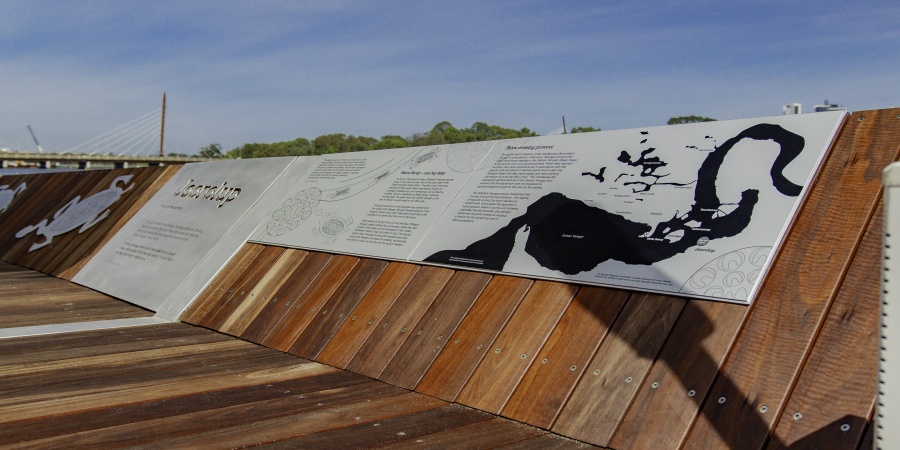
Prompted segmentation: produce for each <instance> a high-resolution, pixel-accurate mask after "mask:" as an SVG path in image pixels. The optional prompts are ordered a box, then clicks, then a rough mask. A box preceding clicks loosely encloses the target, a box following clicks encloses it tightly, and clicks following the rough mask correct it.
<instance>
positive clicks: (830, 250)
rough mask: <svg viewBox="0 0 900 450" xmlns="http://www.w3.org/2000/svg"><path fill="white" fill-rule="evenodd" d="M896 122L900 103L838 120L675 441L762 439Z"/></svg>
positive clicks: (717, 443)
mask: <svg viewBox="0 0 900 450" xmlns="http://www.w3.org/2000/svg"><path fill="white" fill-rule="evenodd" d="M898 122H900V109H894V110H879V111H863V112H856V113H854V114H853V115H852V116H851V117H850V118H849V119H847V121H846V122H845V123H846V125H845V126H844V127H843V129H842V131H841V134H840V136H839V138H838V139H837V142H836V144H835V145H834V146H833V147H832V149H831V152H830V153H829V156H828V157H827V159H826V160H825V162H824V163H823V166H822V168H821V169H820V171H819V175H818V178H817V182H815V183H814V184H813V186H812V189H810V192H809V196H808V197H807V199H806V201H805V202H804V205H803V207H802V208H801V209H800V211H799V213H798V215H797V218H796V219H795V223H794V226H793V227H792V229H791V231H790V233H789V236H788V238H787V239H786V240H785V242H784V245H783V248H782V249H781V251H780V252H779V255H778V257H777V258H776V259H775V261H774V263H773V265H772V269H771V273H770V275H769V277H768V278H767V279H766V281H765V282H764V285H763V286H762V288H761V289H760V294H759V296H758V297H757V300H756V301H755V302H754V304H753V307H752V309H751V311H750V314H749V317H748V318H747V320H746V323H745V325H744V328H743V331H742V332H741V333H740V334H739V335H738V338H737V341H736V342H735V344H734V346H733V347H732V349H731V350H730V352H729V356H728V359H727V360H726V362H725V364H724V366H723V367H722V368H721V369H720V372H719V376H718V379H717V381H716V382H715V384H714V385H713V388H712V390H711V391H710V395H709V397H708V398H707V400H706V402H705V403H704V405H703V408H702V410H701V415H700V416H698V420H696V421H695V423H694V425H693V427H692V428H691V430H690V432H689V433H688V435H687V436H686V438H685V441H684V442H683V445H686V446H688V447H696V448H710V447H721V446H735V447H736V448H750V449H758V448H761V447H762V446H764V445H765V443H766V441H767V439H768V437H769V433H770V429H771V427H772V426H773V424H774V422H775V421H776V420H777V418H778V416H779V415H780V414H781V411H782V410H783V409H784V406H785V402H786V400H787V397H788V394H789V393H790V389H791V387H792V386H793V384H794V381H795V380H796V377H797V374H798V373H799V371H800V368H801V366H802V364H803V361H804V360H805V358H806V356H807V354H808V352H809V349H810V347H811V346H812V345H811V343H812V342H813V341H814V339H815V335H816V333H817V332H818V330H819V328H820V327H821V324H822V321H823V320H824V317H825V315H826V313H827V310H828V308H829V307H830V305H831V302H832V300H833V298H834V296H835V294H836V293H837V291H838V289H839V287H840V284H841V282H842V280H843V279H844V275H845V274H846V271H847V268H848V266H849V264H850V261H851V259H852V255H853V254H854V252H855V251H856V248H857V245H858V244H859V241H860V239H861V238H862V235H863V233H864V231H865V229H866V225H867V223H868V221H869V219H870V217H871V216H872V214H874V211H875V207H876V204H877V202H878V197H879V193H880V192H881V188H882V186H881V171H882V169H883V168H884V167H886V166H887V165H888V164H890V163H891V162H893V161H896V160H897V155H898V152H900V123H898ZM720 399H724V401H721V400H720ZM747 399H752V400H747ZM762 406H765V407H766V408H765V409H766V411H767V412H766V413H761V412H760V411H759V408H761V407H762Z"/></svg>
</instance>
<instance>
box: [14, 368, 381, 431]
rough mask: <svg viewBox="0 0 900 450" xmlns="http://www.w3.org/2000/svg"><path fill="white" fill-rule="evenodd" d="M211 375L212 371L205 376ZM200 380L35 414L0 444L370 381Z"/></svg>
mask: <svg viewBox="0 0 900 450" xmlns="http://www.w3.org/2000/svg"><path fill="white" fill-rule="evenodd" d="M209 375H210V377H212V376H213V374H212V373H210V374H209ZM204 381H205V380H199V382H198V383H196V384H195V389H194V390H193V391H183V392H177V393H173V394H172V396H170V397H162V398H155V399H146V400H143V401H138V402H131V401H128V400H129V399H128V398H124V397H123V398H121V399H120V402H119V403H118V404H115V405H110V406H107V407H103V408H97V409H90V410H82V411H72V412H65V413H62V414H58V415H55V416H53V417H52V418H50V419H48V418H46V417H37V418H32V419H26V420H20V421H16V422H12V423H9V424H8V425H6V426H2V425H0V444H10V443H25V442H30V441H37V440H42V439H44V440H45V441H44V442H45V443H47V444H49V443H50V442H48V441H47V440H51V439H50V438H57V439H58V441H57V442H64V441H65V440H66V439H69V437H68V435H72V434H75V433H87V432H94V430H102V429H106V428H112V427H118V426H122V425H129V424H138V423H141V422H146V421H150V420H157V419H164V418H169V417H175V416H180V415H184V414H192V413H197V412H202V411H207V410H214V409H220V408H227V407H232V406H237V405H246V404H252V403H256V402H262V401H270V400H278V399H282V398H286V397H291V396H297V395H304V394H311V393H315V392H319V391H324V390H329V389H336V388H342V387H346V386H351V385H354V384H361V383H370V382H371V380H369V379H367V378H365V377H361V376H359V375H356V374H353V373H350V372H347V371H332V372H325V373H320V374H314V375H310V376H304V377H296V378H288V379H285V380H268V381H269V382H263V383H254V382H253V380H250V379H247V380H246V383H244V384H241V383H237V384H233V385H232V384H228V385H222V386H221V387H220V388H217V389H212V390H208V389H207V388H206V387H205V383H204Z"/></svg>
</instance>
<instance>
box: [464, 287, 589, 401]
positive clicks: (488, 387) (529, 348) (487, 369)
mask: <svg viewBox="0 0 900 450" xmlns="http://www.w3.org/2000/svg"><path fill="white" fill-rule="evenodd" d="M577 291H578V287H577V286H575V285H571V284H567V283H558V282H551V281H536V282H535V283H534V284H533V285H532V286H531V289H530V290H529V291H528V294H526V295H525V298H524V299H523V300H522V303H521V304H520V305H519V308H518V309H516V312H515V313H514V314H513V315H512V317H511V318H510V319H509V322H507V323H506V326H504V327H503V331H501V332H500V335H499V336H497V339H496V340H494V342H493V343H492V344H491V346H490V348H491V350H490V351H489V352H488V353H487V355H485V357H484V359H482V360H481V364H479V365H478V368H477V369H475V372H474V373H473V374H472V377H471V378H469V381H468V382H467V383H466V386H465V387H464V388H463V390H462V392H460V393H459V397H457V399H456V401H457V402H459V403H462V404H464V405H468V406H472V407H474V408H478V409H480V410H482V411H487V412H489V413H493V414H497V413H499V412H500V410H501V409H502V408H503V405H505V404H506V402H507V400H509V397H510V396H511V395H512V393H513V390H515V388H516V386H517V385H518V384H519V381H520V380H521V379H522V376H524V375H525V372H526V371H527V370H528V367H529V366H530V365H531V363H532V361H534V360H535V356H537V353H538V351H540V349H541V347H542V346H543V345H544V342H546V340H547V338H548V337H549V335H550V333H551V332H552V331H553V328H555V327H556V324H557V322H558V321H559V319H560V317H562V315H563V312H565V310H566V308H567V307H568V306H569V303H570V302H571V301H572V298H573V297H574V296H575V293H576V292H577Z"/></svg>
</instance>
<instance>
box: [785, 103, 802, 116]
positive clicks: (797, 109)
mask: <svg viewBox="0 0 900 450" xmlns="http://www.w3.org/2000/svg"><path fill="white" fill-rule="evenodd" d="M781 111H782V113H783V114H784V115H789V114H803V105H801V104H799V103H788V104H787V105H784V106H782V107H781Z"/></svg>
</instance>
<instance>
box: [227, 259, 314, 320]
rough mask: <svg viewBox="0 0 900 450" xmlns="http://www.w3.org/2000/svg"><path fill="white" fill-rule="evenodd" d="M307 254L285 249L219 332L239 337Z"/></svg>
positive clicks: (251, 288)
mask: <svg viewBox="0 0 900 450" xmlns="http://www.w3.org/2000/svg"><path fill="white" fill-rule="evenodd" d="M308 254H309V252H307V251H305V250H297V249H293V248H288V249H285V250H284V253H282V254H281V255H280V256H279V257H278V259H277V260H275V262H274V263H272V266H271V267H270V268H269V270H268V271H267V272H266V273H265V275H264V276H263V277H262V278H261V279H260V280H259V282H258V283H256V284H255V285H254V286H252V287H250V291H249V292H248V293H247V299H246V300H245V301H243V302H241V304H240V305H238V307H237V308H235V310H234V311H233V312H232V313H231V315H230V316H229V317H228V318H227V319H226V320H225V322H224V323H223V324H222V326H221V327H219V328H218V329H219V331H222V332H223V333H228V334H230V335H232V336H240V335H241V334H242V333H243V332H244V330H246V329H247V327H248V326H250V324H251V323H252V322H253V320H254V319H256V316H258V315H259V313H260V311H262V309H263V308H265V306H266V303H268V301H269V297H271V296H274V295H275V293H276V292H278V289H280V288H281V286H283V285H284V283H286V282H287V281H288V279H289V278H290V277H291V275H293V274H294V272H295V271H296V270H297V268H298V267H300V264H302V263H303V260H304V259H305V258H306V255H308Z"/></svg>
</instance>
